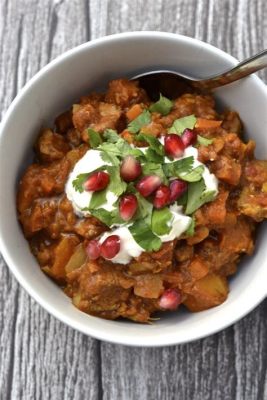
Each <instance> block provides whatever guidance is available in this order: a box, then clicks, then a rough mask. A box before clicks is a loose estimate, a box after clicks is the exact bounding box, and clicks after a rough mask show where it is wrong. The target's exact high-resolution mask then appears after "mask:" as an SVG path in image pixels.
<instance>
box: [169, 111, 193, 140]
mask: <svg viewBox="0 0 267 400" xmlns="http://www.w3.org/2000/svg"><path fill="white" fill-rule="evenodd" d="M196 122H197V119H196V117H195V116H194V115H193V114H192V115H188V116H187V117H182V118H179V119H176V120H175V121H174V123H173V124H172V126H171V127H170V128H169V130H168V132H169V133H176V134H177V135H181V134H182V133H183V131H184V130H185V129H187V128H188V129H193V128H194V126H195V125H196Z"/></svg>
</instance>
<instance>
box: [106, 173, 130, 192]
mask: <svg viewBox="0 0 267 400" xmlns="http://www.w3.org/2000/svg"><path fill="white" fill-rule="evenodd" d="M107 171H108V173H109V179H110V183H109V185H108V190H110V191H111V192H112V193H114V194H115V195H116V196H120V195H121V194H122V193H124V192H125V191H126V189H127V184H126V182H124V181H123V180H122V179H121V177H120V170H119V167H117V166H107Z"/></svg>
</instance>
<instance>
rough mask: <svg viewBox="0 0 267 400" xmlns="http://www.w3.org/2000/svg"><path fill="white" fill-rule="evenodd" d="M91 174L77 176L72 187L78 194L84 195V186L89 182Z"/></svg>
mask: <svg viewBox="0 0 267 400" xmlns="http://www.w3.org/2000/svg"><path fill="white" fill-rule="evenodd" d="M89 175H90V172H88V173H85V174H80V175H77V176H76V178H75V179H74V180H73V181H72V186H73V187H74V189H75V190H76V192H79V193H82V192H83V191H84V188H83V184H84V182H85V181H86V180H87V178H88V176H89Z"/></svg>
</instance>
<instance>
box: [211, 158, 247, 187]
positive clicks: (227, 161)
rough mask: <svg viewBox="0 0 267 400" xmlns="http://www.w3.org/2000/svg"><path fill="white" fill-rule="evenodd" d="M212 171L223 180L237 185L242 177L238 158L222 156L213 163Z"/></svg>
mask: <svg viewBox="0 0 267 400" xmlns="http://www.w3.org/2000/svg"><path fill="white" fill-rule="evenodd" d="M211 169H212V172H213V173H214V174H215V175H216V177H217V178H218V179H220V180H221V181H223V182H225V183H228V184H229V185H233V186H237V185H238V183H239V180H240V177H241V165H240V163H238V162H237V161H236V160H234V159H232V158H229V157H226V156H221V157H220V158H218V159H217V160H215V161H214V163H212V166H211Z"/></svg>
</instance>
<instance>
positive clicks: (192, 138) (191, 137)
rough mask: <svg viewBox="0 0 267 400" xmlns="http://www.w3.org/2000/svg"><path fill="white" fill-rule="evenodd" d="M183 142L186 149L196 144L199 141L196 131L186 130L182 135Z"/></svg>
mask: <svg viewBox="0 0 267 400" xmlns="http://www.w3.org/2000/svg"><path fill="white" fill-rule="evenodd" d="M182 141H183V143H184V145H185V147H188V146H191V145H192V144H195V143H196V141H197V133H196V131H193V130H192V129H185V130H184V132H183V134H182Z"/></svg>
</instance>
